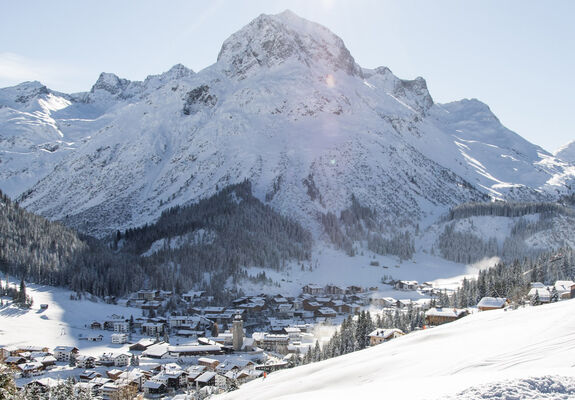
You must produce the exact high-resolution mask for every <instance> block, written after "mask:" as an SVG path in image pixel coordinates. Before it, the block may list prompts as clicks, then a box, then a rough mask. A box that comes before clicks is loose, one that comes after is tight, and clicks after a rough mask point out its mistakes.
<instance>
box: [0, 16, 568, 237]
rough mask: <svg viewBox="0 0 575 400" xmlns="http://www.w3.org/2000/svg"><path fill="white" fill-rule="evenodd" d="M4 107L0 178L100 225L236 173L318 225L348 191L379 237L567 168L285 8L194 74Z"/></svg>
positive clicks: (40, 89) (507, 194)
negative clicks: (362, 58) (374, 63)
mask: <svg viewBox="0 0 575 400" xmlns="http://www.w3.org/2000/svg"><path fill="white" fill-rule="evenodd" d="M0 105H1V106H2V108H0V161H1V162H2V165H3V166H4V168H3V169H2V171H1V172H0V188H2V189H4V190H5V191H7V193H9V194H11V195H13V196H18V198H19V199H20V200H21V203H22V205H23V206H24V207H26V208H27V209H29V210H31V211H34V212H36V213H39V214H41V215H44V216H46V217H48V218H50V219H55V220H63V221H65V223H66V224H67V225H69V226H73V227H75V228H77V229H79V230H81V231H82V232H88V233H91V234H95V235H98V236H104V235H106V234H108V233H110V232H115V231H116V230H117V229H121V230H124V229H128V228H133V227H137V226H140V225H143V224H146V223H150V222H153V221H155V220H157V219H158V218H159V217H160V215H161V213H162V212H163V211H165V210H168V209H169V208H171V207H175V206H179V205H186V204H189V203H192V202H196V201H198V200H199V199H201V198H206V197H209V196H211V195H213V194H214V193H217V192H218V190H219V188H222V187H225V186H227V185H230V184H236V183H240V182H242V181H244V180H246V179H247V180H249V181H250V182H252V185H253V193H254V195H255V197H257V198H258V199H259V200H260V201H262V202H264V203H266V204H268V205H269V206H271V207H272V208H273V209H274V210H276V211H278V212H279V213H281V214H283V215H289V216H290V217H292V218H294V219H295V220H297V221H298V222H299V223H300V224H302V225H303V226H304V227H305V228H307V229H309V230H310V231H311V232H312V234H313V235H314V238H322V237H324V234H325V233H326V232H325V230H324V226H323V225H322V216H325V215H327V214H328V213H333V214H334V215H336V216H339V214H340V212H341V211H343V210H346V209H348V208H349V207H350V206H351V205H352V195H353V196H355V198H356V200H357V202H358V203H359V204H360V205H361V206H362V207H367V208H369V209H370V210H373V211H375V215H376V218H375V219H376V222H377V225H378V226H381V227H384V228H382V229H378V231H377V233H378V234H380V235H382V238H383V239H385V240H388V239H390V238H393V237H397V235H399V234H403V233H404V232H405V231H413V230H414V228H415V227H416V225H417V224H418V223H421V222H425V221H427V220H429V219H430V218H433V217H435V216H437V215H438V214H440V213H442V212H445V211H446V210H447V209H449V208H450V207H453V206H455V205H457V204H460V203H463V202H469V201H486V200H489V199H492V198H499V199H507V200H520V201H541V200H554V199H556V198H557V196H559V195H561V194H569V193H570V192H571V189H570V187H572V186H570V185H571V183H572V182H573V178H574V177H575V167H573V166H572V165H571V164H568V163H566V162H564V161H562V160H560V159H558V158H555V157H553V156H552V155H551V154H549V153H547V152H546V151H544V150H543V149H541V148H540V147H538V146H536V145H533V144H532V143H529V142H528V141H526V140H525V139H523V138H522V137H521V136H519V135H517V134H516V133H514V132H511V131H510V130H508V129H506V128H505V127H504V126H503V125H502V124H501V123H500V121H499V120H498V119H497V117H496V116H495V115H494V114H493V113H492V112H491V110H490V109H489V107H488V106H487V105H485V104H483V103H481V102H480V101H478V100H461V101H456V102H453V103H449V104H437V103H435V102H434V101H433V98H432V95H431V94H430V93H429V91H428V89H427V85H426V83H425V80H424V79H422V78H416V79H414V80H404V79H400V78H398V77H396V76H395V75H394V74H393V73H392V72H391V70H390V69H388V68H386V67H380V68H376V69H373V70H371V69H366V68H362V67H361V66H359V65H358V64H357V63H356V62H355V60H354V58H353V56H352V55H351V53H350V52H349V50H348V49H347V48H346V46H345V43H344V42H343V40H342V39H341V38H339V37H338V36H337V35H335V34H334V33H332V32H330V31H329V30H328V29H326V28H325V27H322V26H320V25H318V24H316V23H313V22H310V21H307V20H305V19H302V18H300V17H298V16H297V15H295V14H293V13H291V12H289V11H286V12H283V13H280V14H277V15H260V16H259V17H257V18H256V19H254V20H253V21H251V22H250V23H249V24H248V25H246V26H245V27H244V28H242V29H240V30H239V31H238V32H236V33H235V34H233V35H232V36H230V37H229V38H228V39H227V40H226V41H224V43H223V45H222V47H221V50H220V53H219V56H218V59H217V61H216V63H214V64H213V65H211V66H210V67H208V68H206V69H204V70H202V71H199V72H197V73H194V72H193V71H191V70H189V69H186V68H185V67H183V66H181V65H177V66H175V67H174V68H172V69H171V70H170V71H168V72H166V73H163V74H161V75H155V76H150V77H148V78H147V79H145V80H144V81H142V82H131V81H128V80H126V79H121V78H119V77H117V76H116V75H114V74H110V73H105V74H102V75H101V76H100V77H99V79H98V81H97V82H96V84H95V85H94V86H93V87H92V89H91V90H90V91H89V92H86V93H77V94H62V93H57V92H54V91H51V90H50V89H49V88H46V87H44V86H43V85H41V84H38V83H25V84H22V85H18V86H16V87H14V88H6V89H1V90H0ZM16 122H18V123H16ZM327 235H328V236H329V235H330V233H328V234H327Z"/></svg>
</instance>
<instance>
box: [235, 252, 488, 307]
mask: <svg viewBox="0 0 575 400" xmlns="http://www.w3.org/2000/svg"><path fill="white" fill-rule="evenodd" d="M374 261H375V262H377V263H378V264H379V266H372V265H370V264H371V262H374ZM497 261H499V259H498V258H496V257H494V258H491V259H485V260H483V261H481V262H478V263H476V264H471V265H466V264H460V263H455V262H452V261H447V260H445V259H443V258H441V257H437V256H433V255H431V254H428V253H426V252H423V251H420V252H418V253H416V254H415V255H414V256H413V259H411V260H403V261H402V260H400V259H399V258H398V257H393V256H381V255H377V254H374V253H372V252H371V251H368V250H364V251H363V252H360V254H358V255H356V256H354V257H349V256H347V255H345V253H343V252H342V251H339V250H335V249H334V248H332V247H330V246H317V248H316V249H315V250H314V253H313V255H312V260H311V261H305V262H303V266H304V267H303V270H302V268H301V265H302V263H300V264H291V265H289V266H288V268H287V269H286V271H281V272H279V271H272V270H270V269H263V268H256V267H252V268H248V273H249V275H251V276H254V277H255V276H257V275H258V274H259V273H261V272H265V274H266V276H267V277H269V278H271V279H272V280H273V281H274V282H277V283H279V284H280V285H281V287H277V286H276V287H269V286H268V287H266V286H264V285H261V284H255V283H252V284H250V283H247V284H245V285H242V289H243V290H244V292H245V293H246V294H259V293H262V292H264V293H266V292H273V293H282V294H283V295H286V296H297V295H299V294H300V292H301V288H302V287H303V286H305V285H307V284H308V283H315V284H319V285H327V284H334V285H341V286H343V287H347V286H350V285H357V286H361V287H364V288H369V287H377V288H378V290H379V291H380V293H381V294H382V295H385V296H390V297H394V298H396V299H408V298H411V299H412V300H416V299H418V298H421V296H420V295H418V293H417V292H400V291H396V290H393V289H392V288H390V286H388V285H383V284H382V283H381V280H382V278H383V277H384V276H387V277H388V278H389V277H391V278H392V279H394V280H416V281H418V282H419V283H423V282H432V283H433V284H434V286H435V287H439V288H446V289H454V288H456V287H458V286H459V285H460V284H461V281H462V280H463V278H465V277H467V278H472V277H476V276H477V274H478V273H479V270H481V269H485V268H489V267H492V266H494V265H495V264H496V263H497ZM310 267H311V268H310ZM310 269H311V270H310Z"/></svg>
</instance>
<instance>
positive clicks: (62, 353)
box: [54, 346, 78, 362]
mask: <svg viewBox="0 0 575 400" xmlns="http://www.w3.org/2000/svg"><path fill="white" fill-rule="evenodd" d="M76 354H78V348H77V347H74V346H57V347H55V348H54V357H56V360H58V361H63V362H68V361H70V358H73V357H75V356H76Z"/></svg>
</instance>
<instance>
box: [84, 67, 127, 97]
mask: <svg viewBox="0 0 575 400" xmlns="http://www.w3.org/2000/svg"><path fill="white" fill-rule="evenodd" d="M129 84H130V81H129V80H127V79H120V78H119V77H118V76H117V75H115V74H112V73H108V72H102V73H101V74H100V76H99V77H98V80H97V81H96V83H95V84H94V86H92V89H91V90H90V92H91V93H94V92H95V91H96V90H105V91H106V92H108V93H110V94H113V95H115V94H118V93H120V92H121V91H123V90H124V89H126V88H127V87H128V85H129Z"/></svg>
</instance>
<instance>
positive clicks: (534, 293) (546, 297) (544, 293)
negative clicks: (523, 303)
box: [527, 287, 551, 303]
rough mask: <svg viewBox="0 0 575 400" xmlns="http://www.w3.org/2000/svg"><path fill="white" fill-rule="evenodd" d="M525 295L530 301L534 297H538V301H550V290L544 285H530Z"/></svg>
mask: <svg viewBox="0 0 575 400" xmlns="http://www.w3.org/2000/svg"><path fill="white" fill-rule="evenodd" d="M527 296H528V297H529V299H530V300H531V301H534V300H535V298H536V297H539V303H550V302H551V292H550V291H549V289H547V288H546V287H543V288H540V287H532V288H531V290H529V293H528V294H527Z"/></svg>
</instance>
